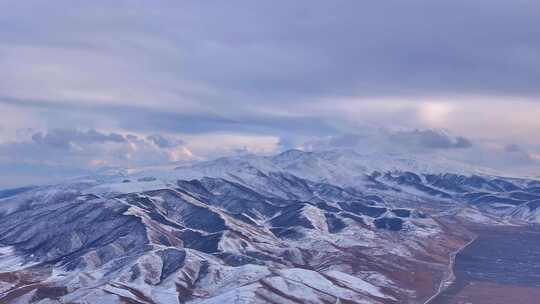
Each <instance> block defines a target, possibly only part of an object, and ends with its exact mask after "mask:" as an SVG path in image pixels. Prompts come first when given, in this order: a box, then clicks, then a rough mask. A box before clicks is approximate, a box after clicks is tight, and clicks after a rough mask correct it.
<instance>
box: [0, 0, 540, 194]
mask: <svg viewBox="0 0 540 304" xmlns="http://www.w3.org/2000/svg"><path fill="white" fill-rule="evenodd" d="M0 12H1V13H0V188H2V187H11V186H17V185H23V184H30V183H42V182H44V181H47V180H51V179H55V178H63V177H66V176H73V175H78V174H84V173H86V172H89V171H93V170H99V169H100V168H104V167H115V166H121V167H133V166H143V165H155V164H160V163H165V162H171V161H183V160H198V159H208V158H213V157H217V156H221V155H231V154H237V153H265V154H268V153H275V152H279V151H281V150H284V149H288V148H293V147H304V148H305V147H308V146H309V147H313V146H320V143H323V142H326V143H328V142H332V145H335V144H336V143H337V142H340V143H343V142H347V140H355V141H360V142H362V140H365V141H366V142H368V143H369V144H373V145H379V144H380V147H384V148H385V149H386V148H388V147H393V148H396V149H401V148H403V149H407V150H409V151H421V152H418V153H430V151H433V153H435V151H437V153H440V151H444V153H448V154H455V155H456V157H459V158H462V159H465V160H466V161H469V162H473V163H474V162H482V164H483V165H492V166H498V167H505V168H513V167H516V168H517V167H519V168H521V169H523V168H534V166H536V165H537V164H538V161H539V159H540V140H539V138H538V133H539V131H540V119H539V118H540V99H539V97H540V18H538V13H539V12H540V1H537V0H512V1H508V0H505V1H502V0H437V1H433V0H425V1H424V0H422V1H420V0H408V1H398V0H388V1H380V0H379V1H339V0H334V1H313V0H309V1H307V0H306V1H303V0H302V1H178V0H175V1H99V0H96V1H73V0H69V1H68V0H65V1H64V0H57V1H33V0H28V1H1V0H0ZM373 138H379V139H380V138H384V140H383V141H384V142H381V140H375V141H374V140H372V139H373ZM314 142H316V143H319V144H318V145H313V143H314ZM306 143H309V144H306ZM538 175H540V172H538Z"/></svg>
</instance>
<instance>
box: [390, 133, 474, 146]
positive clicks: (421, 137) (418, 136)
mask: <svg viewBox="0 0 540 304" xmlns="http://www.w3.org/2000/svg"><path fill="white" fill-rule="evenodd" d="M389 139H390V140H391V141H393V142H396V143H399V144H402V145H406V146H409V147H417V148H426V149H463V148H470V147H472V142H471V141H470V140H469V139H467V138H465V137H463V136H457V137H455V138H453V137H451V136H449V135H447V134H445V133H442V132H437V131H435V130H414V131H400V132H396V133H393V134H390V137H389Z"/></svg>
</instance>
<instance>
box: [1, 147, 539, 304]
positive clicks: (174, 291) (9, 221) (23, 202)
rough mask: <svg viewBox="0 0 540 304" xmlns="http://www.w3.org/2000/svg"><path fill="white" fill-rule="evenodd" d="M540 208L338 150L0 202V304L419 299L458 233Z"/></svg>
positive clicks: (468, 173) (453, 174)
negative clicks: (468, 224)
mask: <svg viewBox="0 0 540 304" xmlns="http://www.w3.org/2000/svg"><path fill="white" fill-rule="evenodd" d="M454 165H455V166H454ZM539 202H540V182H539V181H536V180H530V179H520V178H506V177H500V176H497V175H490V174H487V172H486V171H484V170H483V169H479V168H471V167H468V166H464V165H458V164H455V163H453V162H447V161H444V160H442V159H438V160H427V159H419V158H414V159H406V158H399V157H398V158H392V156H391V155H379V156H373V155H370V156H367V155H361V154H359V153H357V152H353V151H347V150H343V151H326V152H303V151H300V150H290V151H286V152H284V153H281V154H279V155H275V156H254V155H248V156H240V157H231V158H221V159H217V160H214V161H208V162H202V163H197V164H193V165H189V166H187V165H186V166H182V167H177V168H174V169H171V168H157V169H152V170H142V171H136V172H133V171H132V172H122V173H121V174H116V173H111V174H109V175H106V176H105V175H102V176H95V177H91V178H90V177H86V178H84V179H82V178H81V179H77V180H74V181H71V182H67V183H63V184H60V185H53V186H44V187H32V188H25V189H18V190H13V191H7V192H6V191H3V192H0V303H206V304H210V303H423V302H424V301H425V300H427V299H428V298H429V297H430V296H431V295H432V294H434V293H435V292H436V290H437V289H438V287H439V284H440V282H441V281H442V280H443V278H444V277H445V276H446V275H447V273H446V272H447V269H448V265H447V264H448V255H449V254H450V252H453V251H455V250H456V249H457V248H459V247H461V246H462V245H463V244H465V243H466V242H467V241H468V240H469V239H470V235H469V233H468V232H467V231H466V230H465V229H464V228H463V225H461V224H459V223H466V222H475V223H484V224H498V223H513V224H525V223H529V222H539V221H540V211H539V210H540V208H538V207H540V203H539Z"/></svg>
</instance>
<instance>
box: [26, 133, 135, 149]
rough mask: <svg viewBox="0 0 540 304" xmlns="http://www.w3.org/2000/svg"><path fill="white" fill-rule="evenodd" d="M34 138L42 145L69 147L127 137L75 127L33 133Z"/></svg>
mask: <svg viewBox="0 0 540 304" xmlns="http://www.w3.org/2000/svg"><path fill="white" fill-rule="evenodd" d="M32 140H33V141H34V142H35V143H37V144H40V145H48V146H52V147H58V148H67V147H69V145H70V144H93V143H106V142H116V143H122V142H126V138H125V137H124V136H123V135H121V134H118V133H109V134H105V133H101V132H98V131H96V130H88V131H80V130H73V129H71V130H70V129H55V130H52V131H49V132H46V133H43V132H37V133H35V134H33V135H32Z"/></svg>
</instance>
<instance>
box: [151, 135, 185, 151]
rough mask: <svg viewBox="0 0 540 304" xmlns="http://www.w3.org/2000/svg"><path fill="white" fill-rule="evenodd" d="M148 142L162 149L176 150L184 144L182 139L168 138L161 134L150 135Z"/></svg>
mask: <svg viewBox="0 0 540 304" xmlns="http://www.w3.org/2000/svg"><path fill="white" fill-rule="evenodd" d="M146 140H148V141H150V142H152V143H154V144H155V145H156V146H158V147H160V148H175V147H178V146H180V145H182V144H184V141H183V140H181V139H174V138H166V137H164V136H162V135H159V134H152V135H148V136H147V137H146Z"/></svg>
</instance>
